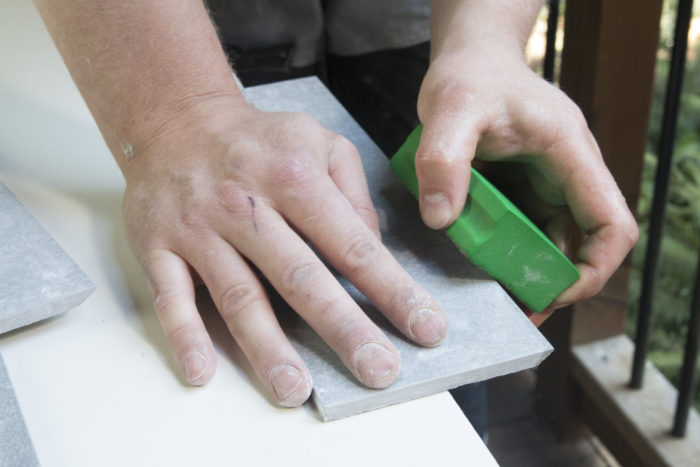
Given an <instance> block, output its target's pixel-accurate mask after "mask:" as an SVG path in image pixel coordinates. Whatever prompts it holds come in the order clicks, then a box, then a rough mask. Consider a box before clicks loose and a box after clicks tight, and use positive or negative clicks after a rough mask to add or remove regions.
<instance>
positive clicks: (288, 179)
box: [272, 152, 311, 190]
mask: <svg viewBox="0 0 700 467" xmlns="http://www.w3.org/2000/svg"><path fill="white" fill-rule="evenodd" d="M272 176H273V183H276V184H280V185H281V186H282V187H285V188H291V189H295V190H296V189H298V188H300V187H303V186H305V185H308V184H309V183H310V182H311V162H310V157H309V156H308V155H307V154H305V153H303V152H297V154H294V155H290V156H287V157H285V158H283V159H282V160H281V161H280V162H279V163H277V164H276V166H275V168H274V169H273V170H272Z"/></svg>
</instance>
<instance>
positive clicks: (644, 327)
mask: <svg viewBox="0 0 700 467" xmlns="http://www.w3.org/2000/svg"><path fill="white" fill-rule="evenodd" d="M548 3H549V16H548V20H547V45H546V55H545V59H544V72H543V75H544V78H545V79H547V80H548V81H553V77H554V59H555V40H556V31H557V22H558V17H559V0H549V2H548ZM692 10H693V0H679V1H678V9H677V15H676V24H675V31H674V41H673V51H672V53H671V64H670V70H669V75H668V83H667V88H666V98H665V104H664V112H663V119H662V124H661V125H662V127H661V136H660V140H659V150H658V156H657V157H658V165H657V168H656V177H655V185H654V197H653V202H652V209H651V216H650V221H649V236H648V243H647V249H646V256H645V261H644V271H643V275H642V291H641V297H640V306H639V314H638V316H637V328H636V336H635V352H634V357H633V364H632V372H631V378H630V387H631V388H635V389H638V388H641V386H642V382H643V378H644V365H645V362H646V357H647V350H648V342H649V330H650V328H651V321H652V320H651V310H652V304H653V301H654V292H655V290H656V282H657V278H658V270H659V256H660V252H661V239H662V236H663V231H664V223H665V213H666V201H667V197H668V187H669V180H670V173H671V160H672V156H673V149H674V142H675V135H676V127H677V121H678V113H679V107H680V97H681V90H682V87H683V75H684V71H685V61H686V53H687V48H688V32H689V29H690V20H691V18H692ZM698 265H699V267H698V271H697V272H696V278H695V286H694V291H693V300H692V305H691V309H690V318H689V322H688V334H687V336H686V343H685V349H684V353H683V365H682V368H681V378H680V383H679V385H678V400H677V404H676V411H675V415H674V420H673V426H672V429H671V432H672V433H673V435H674V436H676V437H683V436H685V431H686V427H687V422H688V415H689V411H690V408H691V406H692V400H693V394H694V391H695V384H696V375H695V368H696V362H697V358H698V339H699V337H700V252H699V256H698ZM669 425H670V422H669Z"/></svg>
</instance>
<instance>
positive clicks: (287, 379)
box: [270, 363, 311, 407]
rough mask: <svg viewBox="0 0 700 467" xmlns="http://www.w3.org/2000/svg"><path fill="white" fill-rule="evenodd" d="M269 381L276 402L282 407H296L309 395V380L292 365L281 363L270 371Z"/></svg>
mask: <svg viewBox="0 0 700 467" xmlns="http://www.w3.org/2000/svg"><path fill="white" fill-rule="evenodd" d="M270 383H271V384H272V390H273V391H274V395H275V398H276V399H277V402H278V403H279V404H280V405H281V406H283V407H296V406H299V405H301V404H303V403H304V402H306V400H307V399H308V398H309V396H310V395H311V382H310V381H309V379H308V378H307V377H306V376H304V373H303V372H302V371H301V370H299V369H298V368H297V367H295V366H293V365H289V364H286V363H283V364H281V365H277V366H276V367H274V368H273V369H272V370H271V371H270Z"/></svg>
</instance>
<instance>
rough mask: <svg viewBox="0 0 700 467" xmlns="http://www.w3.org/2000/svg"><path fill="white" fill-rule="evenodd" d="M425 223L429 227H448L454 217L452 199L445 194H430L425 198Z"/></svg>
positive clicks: (422, 207) (423, 204) (422, 210)
mask: <svg viewBox="0 0 700 467" xmlns="http://www.w3.org/2000/svg"><path fill="white" fill-rule="evenodd" d="M421 213H422V214H423V221H424V222H425V223H426V225H427V226H428V227H431V228H433V229H441V228H443V227H445V226H446V225H447V223H448V222H449V221H450V218H451V217H452V206H451V205H450V199H449V198H448V197H447V195H446V194H444V193H430V194H427V195H424V196H423V202H422V203H421Z"/></svg>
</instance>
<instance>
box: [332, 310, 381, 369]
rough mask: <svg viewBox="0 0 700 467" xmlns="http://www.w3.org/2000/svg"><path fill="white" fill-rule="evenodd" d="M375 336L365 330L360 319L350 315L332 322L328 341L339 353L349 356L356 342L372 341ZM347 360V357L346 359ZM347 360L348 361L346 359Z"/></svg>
mask: <svg viewBox="0 0 700 467" xmlns="http://www.w3.org/2000/svg"><path fill="white" fill-rule="evenodd" d="M374 339H376V337H375V336H373V335H372V333H371V332H370V331H368V330H367V329H365V326H364V323H363V322H362V320H361V319H359V318H358V317H356V316H353V315H352V314H346V315H344V316H340V317H339V318H337V319H336V320H334V321H333V329H332V333H331V336H330V338H329V341H330V342H332V344H333V346H335V347H336V348H339V349H341V352H343V353H344V354H346V355H347V356H350V355H352V354H353V353H354V350H355V347H356V346H357V343H358V340H359V341H363V340H374ZM346 358H347V357H346ZM348 360H350V359H349V358H348Z"/></svg>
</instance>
